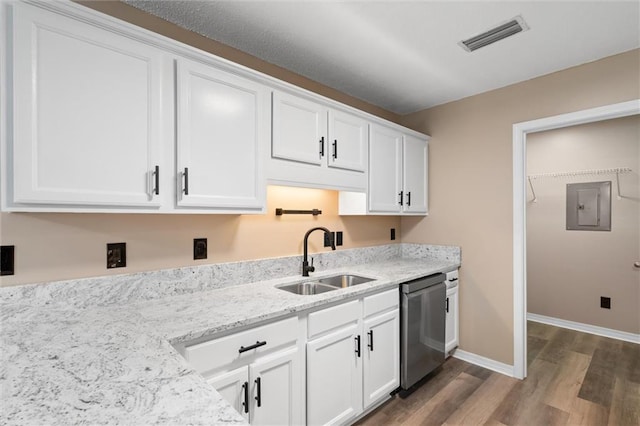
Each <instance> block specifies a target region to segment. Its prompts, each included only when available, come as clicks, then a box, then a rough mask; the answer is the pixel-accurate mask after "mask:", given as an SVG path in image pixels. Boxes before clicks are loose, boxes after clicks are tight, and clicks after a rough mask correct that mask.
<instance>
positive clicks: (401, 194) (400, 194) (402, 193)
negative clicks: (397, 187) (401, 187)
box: [398, 191, 404, 205]
mask: <svg viewBox="0 0 640 426" xmlns="http://www.w3.org/2000/svg"><path fill="white" fill-rule="evenodd" d="M398 196H399V197H400V202H399V203H398V204H400V205H403V204H404V203H403V196H404V192H402V191H400V193H399V194H398Z"/></svg>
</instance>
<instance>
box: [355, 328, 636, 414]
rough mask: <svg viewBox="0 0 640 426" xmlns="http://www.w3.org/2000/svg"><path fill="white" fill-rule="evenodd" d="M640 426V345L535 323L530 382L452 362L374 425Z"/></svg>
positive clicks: (387, 409) (381, 411)
mask: <svg viewBox="0 0 640 426" xmlns="http://www.w3.org/2000/svg"><path fill="white" fill-rule="evenodd" d="M400 424H402V425H485V424H488V425H507V426H512V425H531V426H538V425H541V426H542V425H612V426H638V425H640V345H637V344H634V343H627V342H623V341H620V340H614V339H609V338H606V337H600V336H595V335H592V334H586V333H581V332H578V331H572V330H567V329H563V328H558V327H553V326H550V325H545V324H540V323H536V322H531V321H529V322H528V377H527V378H526V379H525V380H517V379H513V378H510V377H507V376H504V375H502V374H499V373H494V372H492V371H490V370H486V369H484V368H481V367H477V366H474V365H472V364H468V363H466V362H464V361H460V360H458V359H455V358H449V359H448V360H447V361H446V362H445V364H444V365H443V366H442V368H441V369H440V370H438V371H436V374H432V376H431V377H429V378H428V380H427V381H425V383H424V384H423V385H422V386H421V387H420V388H418V389H417V390H416V391H415V392H414V393H413V394H411V395H410V396H409V397H407V398H406V399H401V398H399V397H398V396H397V395H396V396H395V397H394V398H393V399H392V400H390V401H389V402H387V403H385V404H384V405H382V406H381V407H380V408H378V409H377V410H375V411H374V412H372V413H371V414H370V415H369V416H367V417H365V418H364V419H362V420H361V421H360V422H358V423H357V425H358V426H365V425H366V426H369V425H400Z"/></svg>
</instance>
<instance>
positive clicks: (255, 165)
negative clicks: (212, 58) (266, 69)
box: [177, 59, 269, 209]
mask: <svg viewBox="0 0 640 426" xmlns="http://www.w3.org/2000/svg"><path fill="white" fill-rule="evenodd" d="M177 79H178V89H177V97H178V100H177V101H178V116H177V120H178V122H177V126H178V141H177V142H178V147H177V155H178V158H177V164H178V181H179V183H178V205H179V206H191V207H219V208H229V209H262V208H263V207H264V196H265V195H264V191H265V189H266V187H265V184H264V176H263V171H262V167H263V158H262V154H261V153H262V147H263V146H264V145H265V144H267V143H268V135H269V132H268V126H265V124H267V123H268V122H267V120H266V119H267V117H268V112H269V106H268V95H267V92H266V89H265V87H264V86H262V85H261V84H258V83H255V82H253V81H250V80H247V79H244V78H241V77H238V76H235V75H232V74H230V73H227V72H224V71H220V70H217V69H215V68H212V67H210V66H208V65H205V64H201V63H199V62H195V61H190V60H186V59H179V60H178V76H177Z"/></svg>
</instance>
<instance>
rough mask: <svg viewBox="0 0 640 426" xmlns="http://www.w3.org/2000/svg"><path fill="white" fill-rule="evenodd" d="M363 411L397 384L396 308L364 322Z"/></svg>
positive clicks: (398, 325) (398, 315)
mask: <svg viewBox="0 0 640 426" xmlns="http://www.w3.org/2000/svg"><path fill="white" fill-rule="evenodd" d="M364 330H365V335H364V339H365V345H366V350H365V359H364V373H363V376H364V377H363V379H364V394H363V396H364V409H365V410H366V409H367V408H368V407H369V406H371V405H372V404H374V403H375V402H377V401H379V400H380V399H382V398H384V397H386V396H389V393H390V392H391V391H393V390H394V389H396V388H397V387H398V386H399V385H400V313H399V311H398V310H397V309H396V310H394V311H392V312H387V313H386V314H382V315H379V316H376V317H372V318H370V319H368V320H365V322H364Z"/></svg>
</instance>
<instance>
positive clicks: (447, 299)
mask: <svg viewBox="0 0 640 426" xmlns="http://www.w3.org/2000/svg"><path fill="white" fill-rule="evenodd" d="M447 313H449V298H448V297H447Z"/></svg>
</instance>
